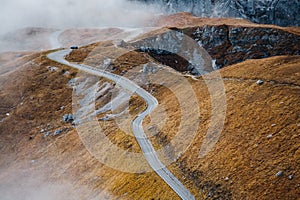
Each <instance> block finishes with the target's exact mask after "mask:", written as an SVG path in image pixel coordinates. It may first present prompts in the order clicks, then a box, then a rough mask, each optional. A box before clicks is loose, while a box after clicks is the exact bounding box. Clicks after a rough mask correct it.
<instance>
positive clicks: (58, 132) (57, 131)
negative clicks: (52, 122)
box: [54, 130, 63, 136]
mask: <svg viewBox="0 0 300 200" xmlns="http://www.w3.org/2000/svg"><path fill="white" fill-rule="evenodd" d="M62 132H63V131H62V130H56V131H55V132H54V136H57V135H60V134H61V133H62Z"/></svg>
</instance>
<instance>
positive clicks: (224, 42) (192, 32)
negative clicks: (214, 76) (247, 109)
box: [132, 24, 300, 75]
mask: <svg viewBox="0 0 300 200" xmlns="http://www.w3.org/2000/svg"><path fill="white" fill-rule="evenodd" d="M183 35H187V36H189V37H190V38H192V39H193V40H195V41H196V42H197V43H195V44H193V43H189V44H188V45H182V44H181V41H184V40H183ZM161 38H163V39H162V40H160V39H161ZM132 45H133V46H134V47H135V48H136V49H140V51H142V52H147V53H149V54H150V55H151V56H152V57H153V58H155V59H156V60H157V61H159V62H161V63H163V64H165V65H168V66H170V67H172V68H174V69H175V70H177V71H181V72H185V71H188V72H190V73H192V74H195V75H200V74H205V73H207V72H210V71H209V70H210V69H211V67H209V66H206V64H207V62H205V61H207V60H208V59H205V58H206V57H205V53H204V52H198V53H199V55H202V58H201V59H200V58H198V57H197V56H195V55H194V54H188V53H185V52H192V51H191V50H190V49H196V47H194V46H192V45H197V46H198V45H200V46H201V47H203V48H204V49H205V51H206V53H208V54H209V55H210V57H211V58H212V59H213V60H212V62H211V63H209V64H210V66H213V68H214V69H220V68H223V67H226V66H228V65H232V64H236V63H239V62H242V61H245V60H248V59H260V58H267V57H271V56H279V55H300V35H297V34H294V33H292V32H289V31H287V30H284V29H280V28H270V27H268V26H249V27H241V26H230V25H225V24H223V25H205V26H195V27H188V28H182V29H177V30H176V31H172V32H171V31H166V32H165V33H162V34H158V35H153V36H151V37H147V38H146V39H143V40H141V41H136V42H134V43H133V44H132ZM169 49H170V50H169ZM172 49H173V51H172ZM164 50H168V51H169V52H167V51H164ZM170 52H172V53H170ZM196 55H198V54H196ZM184 58H185V59H186V60H184Z"/></svg>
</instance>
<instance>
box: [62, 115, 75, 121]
mask: <svg viewBox="0 0 300 200" xmlns="http://www.w3.org/2000/svg"><path fill="white" fill-rule="evenodd" d="M73 120H74V116H73V115H72V114H65V115H64V116H63V121H64V122H66V123H68V122H72V121H73Z"/></svg>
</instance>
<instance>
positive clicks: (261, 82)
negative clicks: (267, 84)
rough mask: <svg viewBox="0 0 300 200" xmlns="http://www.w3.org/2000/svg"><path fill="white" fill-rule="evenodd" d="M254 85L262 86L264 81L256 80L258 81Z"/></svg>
mask: <svg viewBox="0 0 300 200" xmlns="http://www.w3.org/2000/svg"><path fill="white" fill-rule="evenodd" d="M256 84H257V85H262V84H264V81H262V80H258V81H257V82H256Z"/></svg>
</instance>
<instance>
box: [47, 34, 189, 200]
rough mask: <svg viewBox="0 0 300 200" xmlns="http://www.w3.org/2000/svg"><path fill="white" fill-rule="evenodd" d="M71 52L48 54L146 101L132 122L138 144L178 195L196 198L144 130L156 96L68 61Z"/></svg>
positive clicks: (132, 83)
mask: <svg viewBox="0 0 300 200" xmlns="http://www.w3.org/2000/svg"><path fill="white" fill-rule="evenodd" d="M58 35H59V34H53V37H58ZM52 43H53V44H57V43H56V42H54V40H52ZM55 46H57V45H55ZM70 52H71V50H61V51H56V52H54V53H50V54H49V55H48V58H49V59H51V60H54V61H56V62H58V63H61V64H64V65H68V66H70V67H73V68H76V69H79V70H82V71H85V72H87V73H90V74H93V75H96V76H101V77H105V78H107V79H110V80H112V81H114V82H116V83H117V84H118V85H120V86H121V87H123V88H125V89H127V90H129V91H131V92H135V93H136V94H137V95H139V96H140V97H142V98H143V99H144V100H145V101H146V103H147V109H146V110H144V111H143V112H142V113H140V114H139V115H138V116H137V117H136V118H135V119H134V121H133V122H132V129H133V133H134V136H135V138H136V140H137V142H138V144H139V145H140V148H141V150H142V152H143V154H144V156H145V158H146V160H147V162H148V163H149V165H150V166H151V168H152V169H153V170H154V171H155V172H156V173H157V174H158V175H159V176H160V177H161V178H162V179H163V180H164V181H165V182H166V183H167V184H168V185H169V186H170V187H171V188H172V190H174V191H175V192H176V193H177V194H178V196H179V197H180V198H182V199H184V200H193V199H195V197H194V196H193V195H192V194H191V193H190V191H189V190H188V189H186V188H185V187H184V185H183V184H182V183H181V182H180V181H179V180H178V179H177V178H176V177H175V176H174V175H173V174H172V173H171V172H170V171H169V170H168V169H167V167H166V166H165V165H164V164H163V163H162V162H161V161H160V159H159V158H158V156H157V153H156V151H155V149H154V147H153V146H152V144H151V142H150V141H149V139H148V138H147V136H146V134H145V132H144V130H143V126H142V122H143V120H144V118H145V117H146V116H147V115H149V114H150V113H151V112H152V111H153V110H154V109H155V108H156V106H157V105H158V102H157V100H156V98H155V97H153V96H152V95H151V94H150V93H148V92H147V91H146V90H144V89H142V88H141V87H140V86H138V85H137V84H135V83H134V82H132V81H130V80H129V79H127V78H124V77H122V76H118V75H116V74H113V73H110V72H107V71H104V70H100V69H97V68H94V67H91V66H88V65H83V64H74V63H70V62H68V61H67V60H65V59H64V57H65V56H66V55H67V54H69V53H70Z"/></svg>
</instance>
